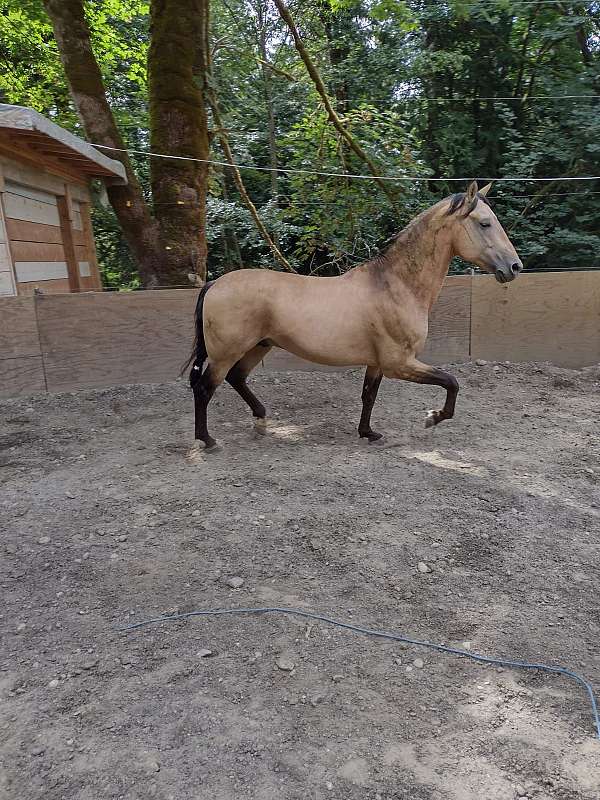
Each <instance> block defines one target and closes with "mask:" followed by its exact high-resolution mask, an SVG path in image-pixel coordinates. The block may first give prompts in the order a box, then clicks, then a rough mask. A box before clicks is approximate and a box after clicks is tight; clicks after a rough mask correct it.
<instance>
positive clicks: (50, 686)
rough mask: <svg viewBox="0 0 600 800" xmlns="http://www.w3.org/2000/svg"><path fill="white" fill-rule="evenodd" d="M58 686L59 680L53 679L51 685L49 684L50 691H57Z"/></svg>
mask: <svg viewBox="0 0 600 800" xmlns="http://www.w3.org/2000/svg"><path fill="white" fill-rule="evenodd" d="M57 686H58V681H57V679H56V678H53V679H52V680H51V681H50V683H49V684H48V688H49V689H56V687H57Z"/></svg>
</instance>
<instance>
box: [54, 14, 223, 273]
mask: <svg viewBox="0 0 600 800" xmlns="http://www.w3.org/2000/svg"><path fill="white" fill-rule="evenodd" d="M202 2H208V0H202ZM200 5H201V0H185V2H183V0H182V1H181V2H179V3H175V2H174V0H172V2H171V3H165V2H154V3H153V9H152V14H153V19H154V20H155V29H156V33H155V35H156V41H155V42H153V44H152V46H151V50H153V51H154V52H153V57H152V58H149V69H150V71H151V72H152V75H151V80H152V81H153V84H154V97H153V98H152V97H151V109H150V113H151V119H152V130H153V136H154V140H153V141H154V143H156V142H158V141H160V143H161V145H162V144H163V143H164V150H162V152H168V153H175V154H180V153H181V151H182V150H183V149H184V146H183V143H182V139H184V138H185V137H184V136H181V133H179V132H180V130H181V128H182V127H186V126H187V125H188V119H190V118H193V120H194V122H193V125H194V134H193V135H189V132H188V131H187V130H186V136H189V139H190V140H191V142H192V143H193V146H192V145H190V147H189V149H188V148H187V147H185V152H184V153H182V154H184V155H187V156H193V157H196V158H206V157H207V154H208V137H207V133H206V116H205V113H204V106H203V104H202V96H201V93H200V92H199V90H198V89H197V88H196V87H194V88H195V94H194V93H193V92H192V91H191V89H190V87H189V83H188V82H186V81H185V80H184V84H185V86H184V87H183V88H182V87H181V86H180V85H178V84H180V83H181V81H182V78H187V74H188V71H187V69H186V67H187V64H186V62H187V60H188V59H190V67H189V74H190V75H191V61H192V60H193V54H194V50H195V47H196V46H197V43H196V42H194V47H191V46H190V47H186V48H183V47H182V46H181V43H180V40H179V39H178V43H177V44H176V45H175V46H174V47H173V45H172V44H171V42H170V39H172V38H173V37H172V36H171V37H170V36H169V31H168V30H167V33H166V35H165V33H164V29H165V28H167V29H168V28H169V27H171V28H173V26H174V25H175V20H176V19H177V18H178V17H179V16H185V18H186V20H188V21H187V22H186V23H185V24H178V25H176V29H177V31H179V36H180V37H183V38H186V37H184V36H183V33H182V32H183V30H184V28H185V31H186V33H188V34H189V31H190V27H189V19H190V17H195V16H196V13H195V12H196V11H197V10H198V7H199V6H200ZM44 6H45V8H46V12H47V14H48V16H49V18H50V20H51V22H52V26H53V28H54V36H55V39H56V43H57V45H58V49H59V53H60V57H61V61H62V64H63V67H64V70H65V74H66V77H67V81H68V84H69V88H70V92H71V96H72V98H73V102H74V104H75V107H76V109H77V111H78V113H79V116H80V117H81V120H82V123H83V126H84V128H85V132H86V135H87V137H88V139H89V140H90V141H91V142H94V143H97V144H100V145H104V146H105V147H107V148H119V149H124V148H125V144H124V142H123V139H122V138H121V135H120V133H119V131H118V129H117V126H116V123H115V119H114V117H113V114H112V111H111V108H110V106H109V104H108V100H107V98H106V91H105V88H104V84H103V81H102V75H101V73H100V69H99V67H98V63H97V61H96V58H95V56H94V53H93V51H92V47H91V43H90V30H89V27H88V24H87V21H86V18H85V13H84V5H83V0H44ZM166 6H168V8H166ZM175 6H177V7H176V8H175ZM190 9H191V10H190ZM186 12H187V13H186ZM165 17H166V23H165V24H163V18H165ZM162 48H164V49H165V51H168V55H166V56H165V57H164V58H161V55H160V49H162ZM150 62H151V63H150ZM175 65H177V66H175ZM161 70H162V71H163V73H167V74H168V75H169V77H168V78H166V79H161V76H160V73H161ZM174 77H176V79H177V82H176V83H175V82H174V83H173V84H172V88H173V92H172V95H171V103H172V108H171V115H170V114H169V113H168V111H169V100H168V98H166V96H165V95H166V87H167V85H168V83H169V81H173V80H174ZM173 95H175V96H173ZM182 97H185V99H186V100H187V103H188V108H187V109H186V110H182V108H181V105H185V103H182V102H181V98H182ZM154 102H156V104H157V107H156V108H153V107H152V106H153V105H154ZM192 102H196V103H197V104H198V105H197V107H196V108H195V111H194V113H193V114H192V113H191V111H190V109H189V104H191V103H192ZM202 124H204V137H202V135H201V132H200V133H198V132H197V131H198V129H201V127H202ZM161 126H164V127H165V128H166V129H167V131H166V133H165V134H164V135H162V136H161V134H159V133H158V131H159V129H160V127H161ZM204 142H206V146H204ZM188 144H189V141H186V142H185V145H188ZM178 146H179V150H178V149H177V148H178ZM107 153H108V154H109V155H110V156H111V157H112V158H115V159H118V160H119V161H121V162H122V163H123V164H124V166H125V169H126V172H127V179H128V184H127V185H126V186H118V185H114V184H110V183H108V184H107V186H106V191H107V194H108V198H109V200H110V203H111V205H112V207H113V209H114V211H115V214H116V216H117V219H118V220H119V224H120V225H121V228H122V230H123V233H124V236H125V239H126V240H127V243H128V245H129V248H130V250H131V253H132V255H133V257H134V259H135V261H136V264H137V267H138V271H139V274H140V279H141V281H142V284H143V285H144V286H145V287H146V288H152V287H154V286H160V285H189V283H190V280H189V278H188V274H189V273H192V272H195V273H196V274H197V275H198V276H199V278H200V279H201V280H203V279H204V278H205V271H206V236H205V231H204V223H205V200H206V165H195V166H198V167H199V168H198V173H199V174H200V175H201V176H203V177H201V178H200V179H199V180H196V181H194V180H193V177H194V175H195V172H194V169H191V170H190V169H189V167H187V168H184V169H182V168H181V166H180V163H181V162H177V161H172V160H170V159H169V160H163V159H161V160H160V165H159V166H158V168H157V164H158V159H156V160H154V161H153V163H152V164H151V167H152V177H153V190H155V191H158V193H159V197H156V196H155V198H154V199H155V203H156V205H155V212H156V213H155V214H153V213H152V212H151V210H150V209H149V207H148V205H147V203H146V201H145V199H144V196H143V193H142V191H141V188H140V184H139V182H138V179H137V177H136V175H135V172H134V171H133V167H132V165H131V162H130V160H129V158H128V156H127V153H124V152H114V151H111V150H108V151H107ZM190 173H192V179H190ZM168 174H171V175H173V176H174V177H173V179H172V180H171V186H172V185H173V184H174V183H177V185H178V186H180V187H181V191H180V193H179V195H178V197H177V198H176V199H175V198H173V195H172V193H169V192H168V190H167V186H168V184H169V182H168V180H167V179H166V175H168ZM182 174H183V176H184V177H185V180H183V181H182V180H181V177H182ZM194 192H195V194H194ZM167 196H168V198H169V199H168V200H166V199H165V197H167ZM167 202H173V203H174V205H172V206H168V205H166V204H165V203H167ZM180 202H183V204H184V205H178V203H180ZM175 209H176V211H175ZM190 218H195V223H194V224H192V223H191V222H190ZM176 219H178V220H179V223H178V224H175V220H176Z"/></svg>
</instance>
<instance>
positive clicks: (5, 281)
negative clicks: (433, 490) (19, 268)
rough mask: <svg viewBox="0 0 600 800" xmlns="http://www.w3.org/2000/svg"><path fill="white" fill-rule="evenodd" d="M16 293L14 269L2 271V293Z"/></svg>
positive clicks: (8, 294)
mask: <svg viewBox="0 0 600 800" xmlns="http://www.w3.org/2000/svg"><path fill="white" fill-rule="evenodd" d="M15 294H16V292H15V282H14V279H13V276H12V271H9V272H0V295H2V296H5V297H6V296H8V297H14V295H15Z"/></svg>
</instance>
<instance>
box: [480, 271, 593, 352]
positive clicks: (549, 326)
mask: <svg viewBox="0 0 600 800" xmlns="http://www.w3.org/2000/svg"><path fill="white" fill-rule="evenodd" d="M471 327H472V331H471V355H472V357H473V358H474V359H475V358H485V359H489V360H498V361H501V360H508V361H552V362H553V363H554V364H556V365H558V366H565V367H573V368H575V367H581V366H585V365H588V364H594V363H598V362H600V272H564V273H533V274H530V275H521V276H520V277H519V278H517V280H515V281H514V282H513V283H510V284H508V285H504V286H501V285H500V284H498V283H497V282H496V280H495V279H494V278H492V277H489V278H488V277H487V276H477V277H475V278H474V279H473V304H472V321H471Z"/></svg>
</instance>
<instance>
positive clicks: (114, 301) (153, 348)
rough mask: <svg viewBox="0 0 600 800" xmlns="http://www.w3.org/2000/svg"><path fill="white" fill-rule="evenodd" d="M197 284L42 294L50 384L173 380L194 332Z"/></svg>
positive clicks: (39, 305) (70, 385)
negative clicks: (73, 293)
mask: <svg viewBox="0 0 600 800" xmlns="http://www.w3.org/2000/svg"><path fill="white" fill-rule="evenodd" d="M197 296H198V292H197V290H195V289H165V290H162V291H155V292H115V293H108V292H104V293H102V292H94V293H90V294H78V295H69V296H56V295H55V296H48V295H42V296H41V297H39V298H37V314H38V322H39V330H40V337H41V340H42V352H43V353H44V359H45V365H46V377H47V380H48V387H49V391H53V392H55V391H61V390H65V389H77V388H84V387H94V386H96V387H97V386H114V385H118V384H122V383H153V382H159V381H166V380H173V379H174V378H176V377H177V375H178V374H179V369H180V367H181V364H182V363H183V361H185V359H186V358H187V356H188V355H189V352H190V348H191V343H192V341H193V338H194V324H193V320H194V308H195V304H196V299H197Z"/></svg>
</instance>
